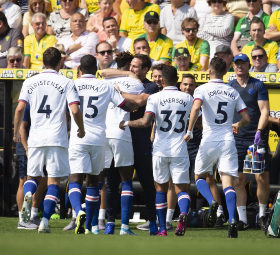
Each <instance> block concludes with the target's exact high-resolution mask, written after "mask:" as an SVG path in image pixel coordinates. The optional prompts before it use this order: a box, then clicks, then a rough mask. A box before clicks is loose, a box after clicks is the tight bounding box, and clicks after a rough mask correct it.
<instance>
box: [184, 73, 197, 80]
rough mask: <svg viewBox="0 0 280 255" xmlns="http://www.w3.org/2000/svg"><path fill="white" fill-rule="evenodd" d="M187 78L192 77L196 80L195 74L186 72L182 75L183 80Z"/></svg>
mask: <svg viewBox="0 0 280 255" xmlns="http://www.w3.org/2000/svg"><path fill="white" fill-rule="evenodd" d="M185 78H190V79H192V80H193V81H194V82H195V78H194V76H193V75H192V74H191V73H185V74H183V75H182V81H183V79H185Z"/></svg>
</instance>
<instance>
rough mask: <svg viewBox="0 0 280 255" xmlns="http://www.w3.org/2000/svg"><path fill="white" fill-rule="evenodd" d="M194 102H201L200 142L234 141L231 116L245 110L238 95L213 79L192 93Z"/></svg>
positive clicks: (227, 86)
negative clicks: (201, 131) (201, 128)
mask: <svg viewBox="0 0 280 255" xmlns="http://www.w3.org/2000/svg"><path fill="white" fill-rule="evenodd" d="M194 100H200V101H201V102H202V125H203V133H202V141H201V142H212V141H213V142H214V141H215V142H218V141H225V140H231V141H233V140H234V137H233V133H232V124H233V116H234V113H235V111H237V112H238V113H240V112H242V111H245V110H247V108H246V105H245V103H244V102H243V100H242V99H241V97H240V95H239V93H238V92H237V91H236V90H235V89H234V88H232V87H231V86H229V85H227V84H224V82H223V81H222V80H220V79H213V80H211V81H209V83H206V84H204V85H201V86H199V87H198V88H197V89H196V90H195V91H194Z"/></svg>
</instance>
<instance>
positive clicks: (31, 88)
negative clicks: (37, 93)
mask: <svg viewBox="0 0 280 255" xmlns="http://www.w3.org/2000/svg"><path fill="white" fill-rule="evenodd" d="M39 86H52V87H54V88H55V89H57V91H58V92H59V93H60V94H61V95H62V94H64V93H65V90H64V88H62V87H61V86H60V85H59V84H58V83H55V82H53V81H46V80H42V81H38V82H34V83H32V84H31V85H30V86H29V88H28V91H27V92H28V94H32V93H33V91H34V90H35V89H36V88H37V87H39Z"/></svg>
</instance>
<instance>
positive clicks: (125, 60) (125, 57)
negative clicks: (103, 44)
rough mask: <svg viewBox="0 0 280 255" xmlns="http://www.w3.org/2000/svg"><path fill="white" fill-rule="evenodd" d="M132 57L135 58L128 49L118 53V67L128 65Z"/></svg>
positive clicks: (116, 59)
mask: <svg viewBox="0 0 280 255" xmlns="http://www.w3.org/2000/svg"><path fill="white" fill-rule="evenodd" d="M132 59H133V55H132V54H131V53H130V52H128V51H124V52H120V53H117V54H116V58H115V61H116V63H117V66H118V69H121V68H123V67H125V66H126V65H128V64H130V62H131V61H132Z"/></svg>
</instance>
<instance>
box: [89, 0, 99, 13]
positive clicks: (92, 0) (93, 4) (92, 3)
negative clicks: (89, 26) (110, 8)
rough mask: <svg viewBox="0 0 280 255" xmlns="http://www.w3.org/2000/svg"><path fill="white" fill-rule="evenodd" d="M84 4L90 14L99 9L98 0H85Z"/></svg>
mask: <svg viewBox="0 0 280 255" xmlns="http://www.w3.org/2000/svg"><path fill="white" fill-rule="evenodd" d="M86 4H87V7H88V12H89V13H90V14H92V13H95V12H96V11H98V10H99V6H98V0H86Z"/></svg>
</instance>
